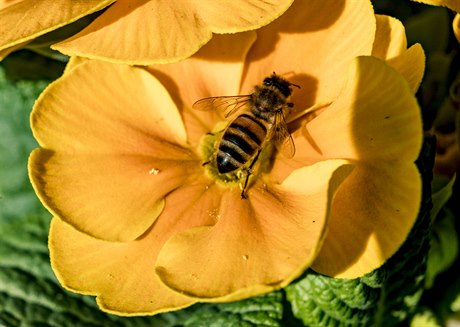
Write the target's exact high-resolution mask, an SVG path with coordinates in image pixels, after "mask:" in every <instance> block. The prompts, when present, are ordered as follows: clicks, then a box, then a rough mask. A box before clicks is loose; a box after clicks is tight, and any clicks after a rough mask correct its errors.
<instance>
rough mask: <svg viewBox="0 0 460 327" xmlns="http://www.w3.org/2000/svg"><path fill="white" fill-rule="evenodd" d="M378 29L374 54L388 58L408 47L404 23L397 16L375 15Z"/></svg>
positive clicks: (381, 57)
mask: <svg viewBox="0 0 460 327" xmlns="http://www.w3.org/2000/svg"><path fill="white" fill-rule="evenodd" d="M375 18H376V21H377V29H376V31H375V41H374V46H373V48H372V55H373V56H374V57H378V58H380V59H383V60H386V59H390V58H393V57H396V56H398V55H400V54H401V53H402V52H404V51H405V50H406V48H407V40H406V32H405V29H404V26H403V24H402V23H401V22H400V21H399V20H397V19H396V18H393V17H390V16H386V15H375Z"/></svg>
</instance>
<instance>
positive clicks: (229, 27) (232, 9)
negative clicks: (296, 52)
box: [194, 0, 294, 33]
mask: <svg viewBox="0 0 460 327" xmlns="http://www.w3.org/2000/svg"><path fill="white" fill-rule="evenodd" d="M293 1H294V0H251V1H247V0H232V1H215V0H201V1H197V2H196V3H195V8H194V11H195V13H196V14H197V15H198V16H200V17H201V18H202V19H203V21H204V22H206V26H207V27H208V28H209V29H210V30H211V31H212V32H214V33H237V32H243V31H248V30H253V29H257V28H260V27H262V26H264V25H267V24H269V23H271V22H272V21H274V20H275V19H276V18H278V17H279V16H280V15H281V14H283V13H284V12H285V11H286V10H287V9H288V8H289V6H290V5H291V4H292V3H293ZM223 13H225V14H224V15H223Z"/></svg>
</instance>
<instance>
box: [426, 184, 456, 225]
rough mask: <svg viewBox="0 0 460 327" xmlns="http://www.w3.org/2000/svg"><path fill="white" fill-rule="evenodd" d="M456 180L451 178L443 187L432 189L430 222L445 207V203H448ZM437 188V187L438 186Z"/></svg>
mask: <svg viewBox="0 0 460 327" xmlns="http://www.w3.org/2000/svg"><path fill="white" fill-rule="evenodd" d="M455 180H456V178H455V177H454V178H452V179H451V180H449V181H448V182H447V183H446V184H445V185H443V187H441V188H439V189H437V190H436V189H433V196H432V200H433V209H431V220H433V221H434V220H435V219H436V216H437V215H438V214H439V211H441V209H442V208H443V207H444V206H445V204H446V203H447V201H449V199H450V197H451V196H452V192H453V187H454V183H455ZM438 187H439V185H438Z"/></svg>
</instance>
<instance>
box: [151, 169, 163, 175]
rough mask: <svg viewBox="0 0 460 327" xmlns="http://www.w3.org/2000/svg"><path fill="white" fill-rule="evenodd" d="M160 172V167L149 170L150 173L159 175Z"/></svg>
mask: <svg viewBox="0 0 460 327" xmlns="http://www.w3.org/2000/svg"><path fill="white" fill-rule="evenodd" d="M160 172H161V171H160V169H157V168H152V169H150V170H149V174H150V175H158V174H159V173H160Z"/></svg>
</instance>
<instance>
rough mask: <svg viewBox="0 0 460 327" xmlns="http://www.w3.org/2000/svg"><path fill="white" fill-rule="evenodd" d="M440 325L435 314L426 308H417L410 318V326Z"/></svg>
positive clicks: (432, 326) (430, 326)
mask: <svg viewBox="0 0 460 327" xmlns="http://www.w3.org/2000/svg"><path fill="white" fill-rule="evenodd" d="M421 326H423V327H441V324H439V322H438V321H437V319H436V316H435V314H434V313H433V312H432V311H431V310H430V309H428V308H422V309H420V310H418V312H417V313H416V314H415V316H414V317H413V318H412V321H411V323H410V327H421Z"/></svg>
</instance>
